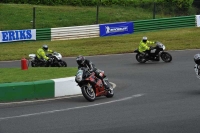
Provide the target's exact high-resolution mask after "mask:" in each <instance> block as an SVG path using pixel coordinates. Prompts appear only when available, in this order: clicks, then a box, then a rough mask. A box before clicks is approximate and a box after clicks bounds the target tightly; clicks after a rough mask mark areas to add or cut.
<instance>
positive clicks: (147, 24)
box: [134, 15, 195, 32]
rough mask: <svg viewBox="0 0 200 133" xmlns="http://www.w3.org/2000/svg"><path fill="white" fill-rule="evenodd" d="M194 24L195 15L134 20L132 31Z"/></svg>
mask: <svg viewBox="0 0 200 133" xmlns="http://www.w3.org/2000/svg"><path fill="white" fill-rule="evenodd" d="M191 26H195V16H194V15H193V16H183V17H172V18H161V19H151V20H140V21H134V32H143V31H152V30H161V29H169V28H181V27H191Z"/></svg>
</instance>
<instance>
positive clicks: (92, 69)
mask: <svg viewBox="0 0 200 133" xmlns="http://www.w3.org/2000/svg"><path fill="white" fill-rule="evenodd" d="M76 62H77V64H78V69H79V68H81V67H86V68H89V71H90V72H95V76H97V77H98V78H99V79H101V80H102V82H103V85H104V86H105V89H106V90H109V86H108V85H107V83H106V82H105V81H104V79H103V78H104V77H102V76H101V75H100V73H101V72H102V70H99V69H97V68H96V67H95V65H94V64H93V63H92V62H91V61H90V60H88V59H85V57H84V56H82V55H79V56H78V57H77V58H76Z"/></svg>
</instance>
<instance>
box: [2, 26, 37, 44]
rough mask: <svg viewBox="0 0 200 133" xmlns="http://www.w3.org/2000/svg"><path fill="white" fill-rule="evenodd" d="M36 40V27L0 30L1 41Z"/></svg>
mask: <svg viewBox="0 0 200 133" xmlns="http://www.w3.org/2000/svg"><path fill="white" fill-rule="evenodd" d="M24 40H36V29H27V30H9V31H0V42H13V41H24Z"/></svg>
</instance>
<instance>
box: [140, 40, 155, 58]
mask: <svg viewBox="0 0 200 133" xmlns="http://www.w3.org/2000/svg"><path fill="white" fill-rule="evenodd" d="M154 43H156V42H154V41H149V40H147V37H146V36H144V37H143V38H142V40H141V41H140V44H139V48H138V50H139V52H140V53H145V57H147V58H148V55H149V53H150V51H151V50H152V49H153V47H149V46H148V44H154Z"/></svg>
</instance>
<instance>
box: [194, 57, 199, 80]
mask: <svg viewBox="0 0 200 133" xmlns="http://www.w3.org/2000/svg"><path fill="white" fill-rule="evenodd" d="M194 62H195V63H196V64H195V67H194V70H195V73H196V75H197V78H199V79H200V54H195V55H194Z"/></svg>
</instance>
